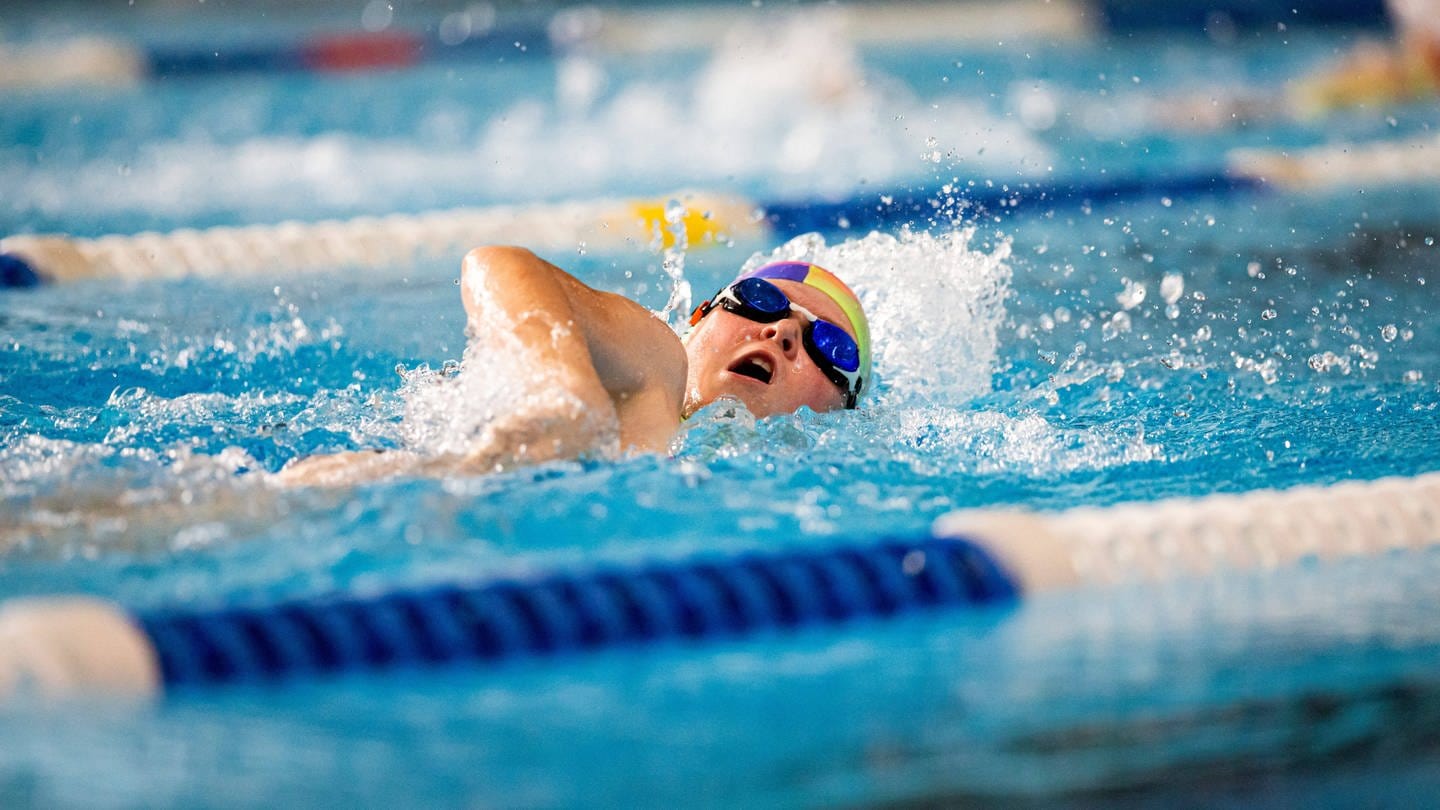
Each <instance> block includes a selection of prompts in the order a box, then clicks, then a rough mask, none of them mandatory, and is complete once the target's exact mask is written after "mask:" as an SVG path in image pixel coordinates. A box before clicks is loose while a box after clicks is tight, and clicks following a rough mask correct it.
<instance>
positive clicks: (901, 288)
mask: <svg viewBox="0 0 1440 810" xmlns="http://www.w3.org/2000/svg"><path fill="white" fill-rule="evenodd" d="M974 242H975V231H974V229H970V228H960V229H956V230H952V231H947V232H942V233H939V234H932V233H925V232H913V231H910V230H908V229H907V230H902V231H901V232H900V234H899V235H898V236H892V235H889V234H883V233H872V234H870V235H869V236H866V237H864V238H862V239H849V240H846V241H844V242H842V243H840V244H837V245H833V246H830V245H826V244H825V239H824V237H822V236H820V235H819V234H808V235H805V236H800V237H797V238H795V239H792V240H790V241H789V242H787V243H785V244H784V245H781V246H780V247H778V248H776V249H775V250H774V251H772V252H771V253H769V254H766V255H756V256H754V257H752V258H751V259H750V260H749V261H748V262H746V264H745V266H744V268H743V270H750V269H753V268H755V267H758V266H760V265H761V264H764V263H767V262H771V261H780V260H792V261H807V262H814V263H815V264H819V265H821V266H823V267H825V268H827V269H829V270H832V271H834V272H835V273H836V274H837V275H838V276H840V277H841V278H843V279H844V280H845V282H846V283H847V284H849V285H850V286H851V287H852V288H853V289H854V290H855V291H856V294H857V295H859V296H860V301H861V304H862V305H863V306H864V307H865V313H866V316H867V317H868V318H869V320H870V332H871V335H872V337H873V341H874V349H873V357H874V366H875V377H876V379H877V380H878V381H879V385H878V390H877V391H876V392H875V393H876V396H875V398H874V399H873V400H872V399H870V398H869V397H867V398H866V402H867V403H868V402H874V403H876V404H877V405H878V406H879V407H893V406H896V405H912V404H933V403H942V404H947V405H955V404H958V403H963V402H965V401H966V400H968V399H971V398H973V397H975V396H977V395H980V394H983V393H985V392H987V391H989V390H990V381H991V375H992V374H993V372H994V370H995V364H996V356H997V353H998V351H999V337H998V332H999V328H1000V325H1001V323H1002V322H1003V321H1004V319H1005V299H1006V297H1007V296H1008V295H1009V282H1010V275H1011V273H1010V266H1009V264H1008V261H1009V259H1010V244H1009V242H1006V241H1001V242H999V243H997V244H996V245H995V246H994V247H993V248H991V249H990V250H989V251H988V252H987V251H985V250H980V249H978V248H976V247H975V246H974Z"/></svg>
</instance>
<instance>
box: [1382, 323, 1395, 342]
mask: <svg viewBox="0 0 1440 810" xmlns="http://www.w3.org/2000/svg"><path fill="white" fill-rule="evenodd" d="M1399 334H1400V330H1399V329H1396V328H1395V324H1393V323H1387V324H1385V325H1384V326H1382V327H1380V337H1382V338H1384V339H1385V342H1386V343H1389V342H1391V341H1393V340H1394V339H1395V338H1396V337H1397V336H1398V335H1399Z"/></svg>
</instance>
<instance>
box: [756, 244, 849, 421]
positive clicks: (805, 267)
mask: <svg viewBox="0 0 1440 810" xmlns="http://www.w3.org/2000/svg"><path fill="white" fill-rule="evenodd" d="M747 278H768V279H782V280H784V281H798V282H800V283H801V284H806V285H808V286H811V287H814V288H815V289H817V290H819V291H820V292H823V293H825V294H826V295H828V296H829V297H830V300H831V301H834V302H835V304H836V306H838V307H840V311H841V312H844V313H845V317H846V318H849V319H850V328H851V329H852V330H854V332H855V343H856V344H857V345H858V346H859V347H860V378H861V379H862V380H864V381H865V386H864V388H869V387H870V322H869V321H867V320H865V310H863V309H861V308H860V299H859V298H857V297H856V296H855V293H854V292H853V291H852V290H851V289H850V288H849V287H847V286H845V282H843V281H841V280H840V279H838V278H836V277H835V274H834V273H832V272H830V271H829V270H826V269H825V268H823V267H820V266H819V265H815V264H807V263H805V262H775V263H774V264H767V265H765V266H764V267H759V268H756V269H754V270H751V271H750V272H748V273H741V274H740V276H739V277H738V278H736V279H735V280H736V281H743V280H744V279H747ZM861 390H862V392H863V390H864V389H863V388H862V389H861Z"/></svg>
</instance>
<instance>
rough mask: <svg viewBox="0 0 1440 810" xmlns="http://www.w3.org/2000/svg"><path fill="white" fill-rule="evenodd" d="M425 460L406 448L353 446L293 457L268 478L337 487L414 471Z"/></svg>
mask: <svg viewBox="0 0 1440 810" xmlns="http://www.w3.org/2000/svg"><path fill="white" fill-rule="evenodd" d="M427 461H428V460H427V459H425V458H424V457H422V456H419V455H417V454H415V453H412V452H410V451H408V450H389V451H385V450H356V451H353V452H349V453H335V454H333V455H328V456H310V457H309V458H302V459H298V460H295V461H292V462H290V463H289V464H287V465H285V467H284V468H283V469H281V470H280V472H278V473H275V475H274V476H272V477H271V479H270V480H271V481H272V482H274V483H276V484H281V485H283V486H291V487H340V486H348V485H350V484H361V483H365V482H366V481H378V480H380V479H382V478H389V477H391V476H395V475H413V474H417V473H420V472H421V471H422V469H423V467H424V464H425V463H426V462H427Z"/></svg>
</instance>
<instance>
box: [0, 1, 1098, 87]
mask: <svg viewBox="0 0 1440 810" xmlns="http://www.w3.org/2000/svg"><path fill="white" fill-rule="evenodd" d="M493 16H494V14H493V12H492V14H491V15H489V16H486V15H484V14H477V13H475V12H471V11H464V12H452V13H450V14H447V15H445V16H444V17H443V18H438V20H437V21H436V22H434V23H432V24H431V25H430V26H427V30H426V31H425V32H424V33H421V32H418V31H405V30H399V29H388V30H384V31H378V32H344V33H336V34H324V35H316V36H311V37H309V38H307V39H303V40H301V41H298V42H269V43H266V42H255V43H249V44H234V45H221V46H219V47H217V46H216V45H215V44H214V43H204V42H201V43H196V44H195V45H193V46H180V45H172V46H163V47H162V46H153V47H146V46H143V45H139V44H136V43H132V42H127V41H123V40H118V39H113V38H104V37H82V38H75V39H70V40H65V41H60V42H37V43H33V44H28V45H21V46H15V45H11V46H5V45H4V44H3V43H0V88H5V87H10V88H36V87H53V86H59V85H66V84H77V83H86V84H100V85H113V84H133V83H135V82H138V81H142V80H145V79H151V78H179V77H186V76H209V75H222V74H229V73H293V72H348V71H365V70H395V69H400V68H406V67H412V66H416V65H421V64H427V63H437V62H449V63H456V62H470V63H477V64H479V63H485V62H495V61H497V60H504V59H520V58H535V57H547V58H548V57H550V56H552V55H554V54H556V53H557V52H559V53H563V52H583V53H591V54H593V53H600V54H608V55H633V54H653V53H676V52H685V51H693V50H701V49H710V48H715V47H717V46H719V45H721V44H722V43H723V42H724V41H725V39H726V37H728V36H733V35H734V33H735V31H736V29H737V27H738V26H741V25H744V24H747V23H748V24H766V23H768V24H769V26H770V27H773V26H775V25H779V24H783V23H785V22H786V21H788V20H792V19H800V20H806V21H810V22H812V23H813V24H815V25H823V26H826V28H827V30H831V31H833V32H834V33H836V34H838V35H840V36H842V37H844V39H845V41H847V42H852V43H854V44H856V45H862V46H865V45H879V46H901V45H917V44H925V43H932V44H941V43H943V44H971V45H985V46H994V45H995V44H996V43H999V42H1014V41H1016V40H1038V41H1043V42H1047V43H1055V42H1067V41H1079V40H1084V39H1088V38H1090V37H1092V36H1093V35H1094V34H1095V29H1096V27H1097V26H1098V25H1099V24H1100V22H1101V21H1102V20H1103V19H1104V15H1102V14H1098V13H1096V12H1095V11H1094V10H1093V9H1092V8H1091V5H1090V4H1089V3H1087V2H1084V0H1003V1H1002V0H988V1H986V0H972V1H971V2H966V3H936V2H928V1H927V2H896V3H885V4H880V5H876V4H869V3H853V4H841V5H826V6H814V7H810V8H807V9H805V10H804V11H803V12H796V11H794V10H780V9H766V8H762V9H758V10H757V9H755V8H751V7H750V6H746V7H744V8H743V9H737V8H720V7H673V8H646V9H643V10H627V9H624V8H606V9H602V8H599V7H597V6H587V5H580V6H573V7H570V8H565V9H561V10H559V11H557V12H556V13H554V14H553V15H551V16H550V17H549V18H548V19H545V20H542V21H540V22H534V21H530V20H527V19H520V20H513V21H512V20H504V21H503V22H499V23H498V24H497V21H496V20H495V19H493ZM532 16H533V15H532ZM432 28H433V30H434V32H433V33H432V32H431V30H430V29H432Z"/></svg>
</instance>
